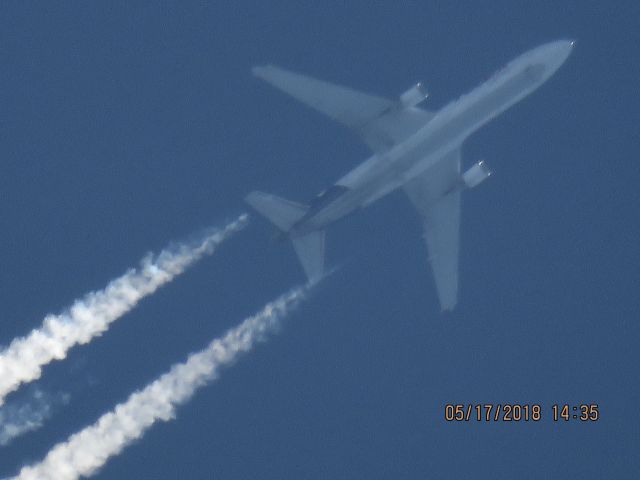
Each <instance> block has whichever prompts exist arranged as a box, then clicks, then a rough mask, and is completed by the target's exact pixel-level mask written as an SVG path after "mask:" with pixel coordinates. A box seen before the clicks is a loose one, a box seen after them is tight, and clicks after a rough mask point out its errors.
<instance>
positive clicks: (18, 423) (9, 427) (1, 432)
mask: <svg viewBox="0 0 640 480" xmlns="http://www.w3.org/2000/svg"><path fill="white" fill-rule="evenodd" d="M29 397H30V398H29V399H27V400H20V401H17V402H15V403H8V404H6V405H3V406H2V407H1V408H0V446H3V447H4V446H6V445H9V444H10V443H11V442H12V441H13V440H14V439H15V438H16V437H19V436H20V435H24V434H25V433H27V432H31V431H33V430H37V429H39V428H40V427H42V426H43V425H44V422H45V421H46V420H47V419H48V418H49V417H51V415H52V414H53V410H54V409H55V408H56V407H59V406H60V405H65V404H67V403H69V398H70V396H69V394H67V393H57V394H50V393H47V392H45V391H43V390H40V389H38V388H37V389H35V390H33V391H32V392H30V394H29Z"/></svg>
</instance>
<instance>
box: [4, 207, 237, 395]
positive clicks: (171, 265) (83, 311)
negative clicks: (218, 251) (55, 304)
mask: <svg viewBox="0 0 640 480" xmlns="http://www.w3.org/2000/svg"><path fill="white" fill-rule="evenodd" d="M247 221H248V216H247V215H246V214H242V215H240V216H239V217H238V218H237V219H236V220H234V221H233V222H231V223H229V224H228V225H227V226H225V227H224V228H223V229H216V230H208V231H206V232H205V233H204V234H203V235H201V236H199V237H198V240H197V241H193V242H187V243H181V244H178V245H176V246H173V247H169V248H167V249H165V250H163V251H162V252H160V254H159V255H157V256H156V257H155V258H153V256H152V255H150V254H149V255H147V256H146V257H145V258H144V259H143V260H142V262H141V264H140V267H138V268H137V269H130V270H129V271H127V272H126V273H125V274H124V275H122V276H121V277H120V278H117V279H115V280H113V281H112V282H110V283H109V285H107V287H106V288H105V289H104V290H99V291H95V292H91V293H89V294H87V295H85V296H84V297H83V298H82V299H80V300H77V301H76V302H75V303H74V304H73V305H72V306H71V307H70V308H69V309H67V310H66V311H64V312H63V313H61V314H59V315H47V316H46V317H45V319H44V321H43V324H42V326H41V327H40V328H37V329H35V330H33V331H32V332H31V333H30V334H29V335H27V336H25V337H21V338H16V339H15V340H13V341H12V342H11V344H10V345H9V346H8V347H7V348H6V349H4V350H3V351H0V405H2V403H3V401H4V397H5V396H6V395H7V394H8V393H10V392H12V391H14V390H16V389H17V388H18V386H19V385H20V384H22V383H24V382H29V381H32V380H35V379H37V378H39V377H40V374H41V373H42V367H43V366H44V365H46V364H48V363H50V362H51V361H53V360H60V359H63V358H64V357H65V356H66V354H67V351H68V350H69V349H70V348H71V347H73V346H74V345H76V344H84V343H88V342H89V341H90V340H91V339H92V338H94V337H95V336H97V335H100V334H102V333H103V332H104V331H105V330H107V328H108V327H109V325H110V324H111V323H112V322H113V321H114V320H117V319H118V318H120V317H121V316H122V315H124V314H125V313H127V312H128V311H130V310H131V309H132V308H133V307H134V306H135V305H136V304H137V303H138V302H139V301H140V300H141V299H142V298H144V297H146V296H147V295H150V294H152V293H153V292H155V291H156V290H157V289H158V288H159V287H161V286H162V285H164V284H165V283H167V282H169V281H171V280H172V279H173V278H174V277H176V276H177V275H179V274H180V273H182V272H184V271H185V270H186V269H187V267H189V266H190V265H192V264H193V263H195V262H196V261H197V260H199V259H201V258H202V257H203V256H205V255H207V254H210V253H212V252H213V251H214V250H215V248H216V247H217V246H218V245H219V244H220V243H221V242H223V241H224V240H226V239H227V238H229V237H230V236H231V235H232V234H233V233H235V232H237V231H238V230H240V229H242V228H243V227H244V226H245V225H246V224H247Z"/></svg>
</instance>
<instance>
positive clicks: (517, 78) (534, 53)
mask: <svg viewBox="0 0 640 480" xmlns="http://www.w3.org/2000/svg"><path fill="white" fill-rule="evenodd" d="M572 47H573V42H570V41H564V40H561V41H556V42H551V43H547V44H545V45H542V46H540V47H537V48H535V49H533V50H530V51H528V52H526V53H524V54H523V55H521V56H519V57H517V58H516V59H514V60H513V61H511V62H509V63H508V64H507V65H506V66H505V67H504V68H503V69H501V70H499V71H498V72H497V73H496V74H494V75H493V76H492V77H491V78H490V79H489V80H487V81H486V82H485V83H483V84H482V85H480V86H479V87H477V88H475V89H474V90H472V91H471V92H469V93H468V94H466V95H463V96H462V97H460V98H458V99H457V100H454V101H453V102H451V103H449V104H448V105H446V106H445V107H443V108H442V109H441V110H440V111H438V112H437V113H436V114H435V115H434V116H433V118H432V119H431V120H430V121H429V122H428V123H427V124H426V125H425V126H424V127H422V128H420V129H419V130H418V131H417V132H415V133H414V134H413V135H412V136H410V137H409V138H408V139H406V140H405V141H404V142H401V143H399V144H397V145H395V146H393V147H392V148H390V149H389V150H387V151H385V152H383V153H376V154H374V155H372V156H371V157H369V158H368V159H367V160H365V161H364V162H363V163H361V164H360V165H359V166H358V167H356V168H355V169H353V170H351V171H350V172H349V173H348V174H346V175H345V176H344V177H342V178H341V179H339V180H338V181H337V182H336V184H335V185H334V186H333V187H331V188H329V189H328V190H326V191H325V192H324V193H323V194H320V195H319V196H318V197H317V198H316V201H315V203H314V202H312V204H311V207H310V209H309V211H308V212H307V214H306V215H305V216H304V217H303V218H302V219H301V220H300V221H298V222H297V223H296V224H295V225H294V226H293V228H292V229H291V231H290V232H289V233H290V235H292V236H296V235H304V234H307V233H309V232H311V231H314V230H321V229H324V228H326V227H327V226H328V225H329V224H331V223H333V222H335V221H337V220H339V219H340V218H342V217H344V216H345V215H348V214H349V213H351V212H352V211H354V210H356V209H358V208H360V207H365V206H368V205H370V204H371V203H373V202H374V201H376V200H378V199H380V198H382V197H384V196H385V195H387V194H389V193H391V192H392V191H394V190H395V189H397V188H398V187H400V186H402V185H404V184H405V183H407V182H408V181H410V180H412V179H413V178H415V177H416V176H418V175H420V174H422V173H423V172H425V171H426V170H428V169H430V168H431V167H433V166H434V165H435V164H436V163H437V162H438V161H439V160H440V159H442V158H444V157H445V156H446V155H447V154H448V153H449V152H451V151H452V150H454V149H456V148H459V147H460V145H461V144H462V142H463V141H464V140H465V139H466V138H467V137H468V136H469V135H471V134H472V133H473V132H475V131H476V130H477V129H479V128H480V127H481V126H483V125H484V124H485V123H487V122H488V121H490V120H491V119H493V118H494V117H496V116H497V115H499V114H500V113H502V112H503V111H505V110H506V109H508V108H509V107H511V106H512V105H513V104H515V103H516V102H518V101H519V100H521V99H522V98H524V97H525V96H527V95H529V94H530V93H531V92H533V91H534V90H536V89H537V88H538V87H539V86H540V85H542V84H543V83H544V82H545V81H546V80H547V79H548V78H549V77H551V75H553V73H554V72H555V71H556V70H557V69H558V68H559V67H560V65H562V63H563V62H564V61H565V60H566V58H567V57H568V56H569V53H570V52H571V49H572Z"/></svg>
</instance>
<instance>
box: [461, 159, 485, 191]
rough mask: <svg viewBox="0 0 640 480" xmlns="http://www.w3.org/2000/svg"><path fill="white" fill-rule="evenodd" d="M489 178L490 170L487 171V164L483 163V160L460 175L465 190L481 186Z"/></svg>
mask: <svg viewBox="0 0 640 480" xmlns="http://www.w3.org/2000/svg"><path fill="white" fill-rule="evenodd" d="M490 176H491V170H489V167H487V164H486V163H484V160H480V161H479V162H478V163H476V164H475V165H473V166H472V167H471V168H469V170H467V171H466V172H464V173H463V174H462V181H463V183H464V185H465V186H466V187H467V188H473V187H475V186H476V185H479V184H481V183H482V182H483V181H484V180H486V179H487V178H488V177H490Z"/></svg>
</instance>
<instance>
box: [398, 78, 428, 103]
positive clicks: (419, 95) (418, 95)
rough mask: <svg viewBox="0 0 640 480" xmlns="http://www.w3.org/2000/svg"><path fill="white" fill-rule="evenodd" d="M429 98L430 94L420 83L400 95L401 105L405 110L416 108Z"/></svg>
mask: <svg viewBox="0 0 640 480" xmlns="http://www.w3.org/2000/svg"><path fill="white" fill-rule="evenodd" d="M428 96H429V92H427V89H426V88H425V87H424V86H423V85H422V83H420V82H418V83H416V84H415V85H414V86H413V87H411V88H410V89H409V90H407V91H406V92H404V93H403V94H402V95H400V104H401V105H402V106H403V107H404V108H409V107H415V106H416V105H418V104H419V103H420V102H423V101H424V100H425V99H426V98H427V97H428Z"/></svg>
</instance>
